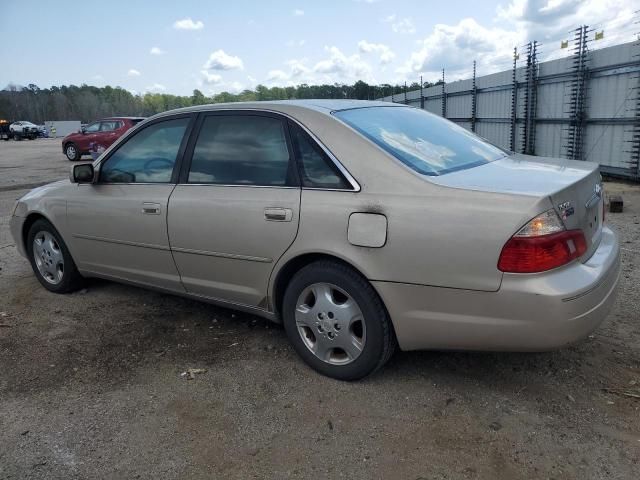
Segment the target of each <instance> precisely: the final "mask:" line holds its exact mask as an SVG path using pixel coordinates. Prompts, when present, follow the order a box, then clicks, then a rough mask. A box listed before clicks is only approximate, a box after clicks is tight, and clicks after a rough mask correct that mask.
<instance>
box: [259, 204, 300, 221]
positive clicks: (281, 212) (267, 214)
mask: <svg viewBox="0 0 640 480" xmlns="http://www.w3.org/2000/svg"><path fill="white" fill-rule="evenodd" d="M292 218H293V210H291V209H290V208H277V207H273V208H265V209H264V219H265V220H266V221H268V222H290V221H291V219H292Z"/></svg>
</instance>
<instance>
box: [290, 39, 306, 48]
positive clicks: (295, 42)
mask: <svg viewBox="0 0 640 480" xmlns="http://www.w3.org/2000/svg"><path fill="white" fill-rule="evenodd" d="M305 43H307V41H306V40H304V39H302V40H289V41H288V42H287V43H286V45H287V47H303V46H304V44H305Z"/></svg>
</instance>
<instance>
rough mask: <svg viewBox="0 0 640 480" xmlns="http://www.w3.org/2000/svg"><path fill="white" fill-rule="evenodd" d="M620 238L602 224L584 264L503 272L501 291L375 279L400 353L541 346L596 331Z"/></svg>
mask: <svg viewBox="0 0 640 480" xmlns="http://www.w3.org/2000/svg"><path fill="white" fill-rule="evenodd" d="M619 275H620V251H619V246H618V238H617V235H616V234H615V233H614V232H613V231H612V230H611V229H609V228H607V227H604V228H603V231H602V239H601V241H600V245H599V246H598V248H597V249H596V251H595V252H594V254H593V255H592V256H591V258H589V260H588V261H586V262H585V263H580V262H574V263H572V264H569V265H567V266H565V267H562V268H558V269H555V270H552V271H549V272H545V273H541V274H504V276H503V280H502V284H501V286H500V290H498V291H497V292H480V291H471V290H458V289H452V288H439V287H428V286H419V285H409V284H398V283H388V282H373V285H374V286H375V288H376V290H377V291H378V293H379V294H380V296H381V297H382V299H383V301H384V302H385V305H386V306H387V309H388V311H389V313H390V315H391V318H392V321H393V325H394V327H395V331H396V335H397V337H398V342H399V344H400V348H401V349H402V350H417V349H456V350H501V351H541V350H550V349H554V348H559V347H563V346H565V345H568V344H570V343H573V342H576V341H578V340H580V339H582V338H584V337H586V336H587V335H588V334H589V333H591V332H592V331H593V330H594V329H595V328H596V327H597V326H598V325H600V323H601V322H602V321H603V320H604V319H605V318H606V316H607V315H608V313H609V311H610V310H611V307H612V305H613V302H614V300H615V293H616V287H617V284H618V279H619Z"/></svg>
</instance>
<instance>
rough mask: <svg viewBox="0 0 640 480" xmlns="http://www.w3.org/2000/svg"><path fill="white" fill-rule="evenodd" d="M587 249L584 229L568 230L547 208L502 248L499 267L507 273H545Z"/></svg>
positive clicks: (579, 255) (573, 258) (580, 254)
mask: <svg viewBox="0 0 640 480" xmlns="http://www.w3.org/2000/svg"><path fill="white" fill-rule="evenodd" d="M586 251H587V242H586V240H585V238H584V233H583V232H582V230H566V229H565V228H564V225H563V224H562V222H561V221H560V218H559V217H558V215H557V214H556V212H555V210H548V211H546V212H544V213H542V214H540V215H538V216H537V217H536V218H534V219H533V220H531V221H530V222H529V223H527V224H526V225H525V226H524V227H522V228H521V229H520V230H519V231H518V233H516V234H515V235H514V236H513V237H511V238H510V239H509V241H508V242H507V243H506V244H505V246H504V247H502V252H501V253H500V259H499V260H498V269H499V270H501V271H503V272H508V273H536V272H544V271H546V270H551V269H552V268H557V267H560V266H562V265H566V264H567V263H569V262H571V261H573V260H575V259H576V258H579V257H581V256H582V254H584V252H586Z"/></svg>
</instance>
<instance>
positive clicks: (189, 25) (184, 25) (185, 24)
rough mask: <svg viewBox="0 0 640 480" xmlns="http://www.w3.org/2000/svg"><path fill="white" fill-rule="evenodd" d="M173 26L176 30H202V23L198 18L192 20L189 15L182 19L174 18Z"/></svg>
mask: <svg viewBox="0 0 640 480" xmlns="http://www.w3.org/2000/svg"><path fill="white" fill-rule="evenodd" d="M173 28H175V29H176V30H202V29H203V28H204V23H202V22H201V21H200V20H197V21H195V22H194V21H193V19H192V18H191V17H187V18H183V19H182V20H176V21H175V22H174V23H173Z"/></svg>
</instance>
